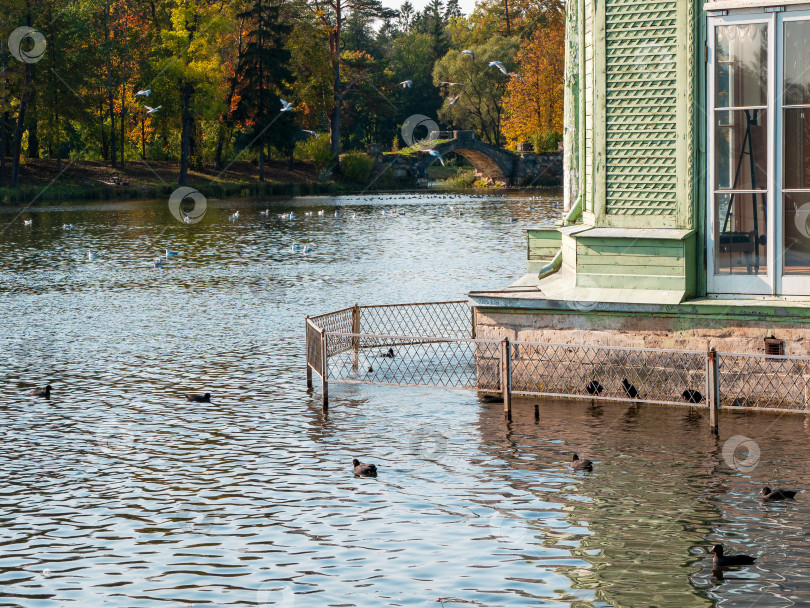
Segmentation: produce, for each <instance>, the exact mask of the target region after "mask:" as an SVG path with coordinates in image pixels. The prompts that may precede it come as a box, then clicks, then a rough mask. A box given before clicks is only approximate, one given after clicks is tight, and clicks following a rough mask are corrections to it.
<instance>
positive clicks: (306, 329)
mask: <svg viewBox="0 0 810 608" xmlns="http://www.w3.org/2000/svg"><path fill="white" fill-rule="evenodd" d="M304 335H305V336H306V342H307V388H308V389H309V388H312V363H311V362H310V359H309V349H310V348H312V345H311V344H310V343H309V315H307V318H306V320H305V321H304Z"/></svg>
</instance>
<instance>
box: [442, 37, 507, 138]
mask: <svg viewBox="0 0 810 608" xmlns="http://www.w3.org/2000/svg"><path fill="white" fill-rule="evenodd" d="M519 47H520V42H519V39H518V38H515V37H512V38H502V37H495V38H492V39H491V40H489V41H488V42H486V43H484V44H481V45H476V46H473V47H471V49H472V50H473V51H474V53H475V57H474V58H470V57H469V56H467V55H462V54H461V53H459V52H458V51H450V52H449V53H447V55H445V56H444V57H443V58H442V59H441V60H440V61H439V62H437V63H436V67H435V68H434V69H433V80H434V83H435V84H437V85H438V84H439V82H442V81H450V82H459V83H461V84H462V85H463V86H462V87H460V92H452V93H448V94H447V97H448V101H446V102H445V104H444V106H442V108H441V109H440V110H439V116H440V117H441V118H442V120H444V121H445V122H447V123H450V124H452V125H454V126H456V127H458V128H462V129H471V130H475V131H477V132H478V134H479V136H480V137H481V138H482V139H483V140H484V141H486V142H488V143H490V144H492V145H494V146H500V145H501V144H502V142H503V137H502V134H501V119H502V116H503V105H502V101H501V100H502V98H503V95H504V94H505V93H506V90H507V85H508V84H509V80H510V78H511V77H510V76H507V75H505V74H503V73H502V72H501V71H500V70H499V69H498V68H496V67H489V63H490V62H491V61H500V62H501V63H503V65H504V67H505V68H506V69H507V70H508V71H509V72H514V67H515V56H516V55H517V52H518V49H519ZM456 95H460V97H459V98H458V101H457V102H456V103H455V104H453V105H451V104H450V101H449V98H450V97H451V96H452V97H455V96H456Z"/></svg>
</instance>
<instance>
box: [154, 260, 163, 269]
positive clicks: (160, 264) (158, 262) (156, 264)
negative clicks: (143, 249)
mask: <svg viewBox="0 0 810 608" xmlns="http://www.w3.org/2000/svg"><path fill="white" fill-rule="evenodd" d="M152 265H153V266H154V267H155V268H163V260H161V259H160V258H155V259H154V261H153V262H152Z"/></svg>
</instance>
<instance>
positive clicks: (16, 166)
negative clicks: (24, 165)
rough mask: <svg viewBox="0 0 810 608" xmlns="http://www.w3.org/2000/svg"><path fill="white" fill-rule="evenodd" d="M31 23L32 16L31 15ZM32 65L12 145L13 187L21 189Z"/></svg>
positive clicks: (26, 67) (27, 70) (28, 68)
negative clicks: (26, 113)
mask: <svg viewBox="0 0 810 608" xmlns="http://www.w3.org/2000/svg"><path fill="white" fill-rule="evenodd" d="M29 22H30V15H29ZM31 66H32V64H30V63H26V64H25V80H24V82H23V89H22V97H21V98H20V109H19V112H18V114H17V126H16V128H15V129H14V141H13V143H12V144H11V187H12V188H19V187H20V153H21V152H22V136H23V123H24V122H25V110H26V108H27V107H28V100H29V98H30V97H31V72H32V70H33V68H32V67H31Z"/></svg>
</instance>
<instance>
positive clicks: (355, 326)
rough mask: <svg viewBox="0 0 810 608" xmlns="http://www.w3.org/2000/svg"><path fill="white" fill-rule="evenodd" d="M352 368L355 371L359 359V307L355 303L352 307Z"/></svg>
mask: <svg viewBox="0 0 810 608" xmlns="http://www.w3.org/2000/svg"><path fill="white" fill-rule="evenodd" d="M352 333H353V334H354V335H353V336H352V370H354V371H355V372H357V366H358V363H359V361H360V337H359V336H358V335H357V334H359V333H360V307H359V306H358V305H357V304H355V305H354V308H352Z"/></svg>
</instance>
